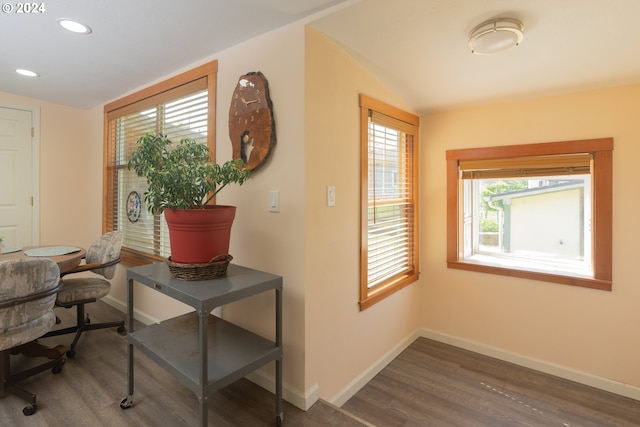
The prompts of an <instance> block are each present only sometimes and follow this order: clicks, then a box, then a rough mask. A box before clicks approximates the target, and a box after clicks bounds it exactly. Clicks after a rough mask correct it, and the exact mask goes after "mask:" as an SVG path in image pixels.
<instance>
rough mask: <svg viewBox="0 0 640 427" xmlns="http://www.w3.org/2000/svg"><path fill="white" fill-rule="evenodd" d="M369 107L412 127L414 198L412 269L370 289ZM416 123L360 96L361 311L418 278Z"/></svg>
mask: <svg viewBox="0 0 640 427" xmlns="http://www.w3.org/2000/svg"><path fill="white" fill-rule="evenodd" d="M369 110H372V111H376V112H378V113H382V114H384V115H386V116H389V117H392V118H394V119H397V120H400V121H403V122H406V123H408V124H411V125H413V126H415V135H413V144H412V147H413V151H412V153H411V155H412V159H411V169H412V170H411V179H412V200H413V242H411V244H410V245H411V246H412V250H413V269H412V270H411V271H409V272H406V273H404V274H400V275H396V276H394V277H392V278H391V279H388V280H386V281H384V282H382V283H380V284H378V285H376V286H375V287H373V288H371V289H370V288H369V287H368V237H367V236H368V208H369V197H368V179H369V178H368V161H369V160H368V141H369V125H368V121H369ZM419 125H420V118H419V117H418V116H415V115H413V114H411V113H408V112H406V111H403V110H401V109H399V108H396V107H393V106H391V105H389V104H386V103H384V102H381V101H378V100H376V99H373V98H371V97H369V96H366V95H362V94H361V95H360V126H361V127H360V146H361V165H360V172H361V176H360V183H361V189H360V199H361V205H360V239H361V242H360V299H359V305H360V310H361V311H362V310H365V309H367V308H369V307H371V306H372V305H374V304H376V303H377V302H380V301H382V300H383V299H384V298H386V297H388V296H390V295H392V294H393V293H395V292H397V291H399V290H401V289H403V288H404V287H406V286H408V285H410V284H411V283H413V282H416V281H417V280H418V279H419V277H420V268H419V260H420V251H419V240H420V233H419V230H420V227H419V217H420V215H419V197H418V195H419V191H418V182H419V154H418V147H419V130H420V128H419Z"/></svg>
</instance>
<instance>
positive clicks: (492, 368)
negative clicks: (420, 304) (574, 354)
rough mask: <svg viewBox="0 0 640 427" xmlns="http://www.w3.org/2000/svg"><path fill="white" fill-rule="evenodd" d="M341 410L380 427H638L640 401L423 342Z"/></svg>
mask: <svg viewBox="0 0 640 427" xmlns="http://www.w3.org/2000/svg"><path fill="white" fill-rule="evenodd" d="M343 409H345V410H347V411H349V412H352V413H354V414H357V415H358V416H360V417H362V418H363V419H365V420H368V421H370V422H372V423H375V424H377V425H379V426H386V427H393V426H421V427H422V426H438V427H441V426H442V427H445V426H487V427H500V426H545V427H551V426H559V427H576V426H581V427H607V426H611V427H624V426H639V425H640V402H638V401H636V400H632V399H628V398H624V397H621V396H618V395H615V394H612V393H608V392H604V391H601V390H598V389H595V388H592V387H587V386H584V385H580V384H577V383H574V382H571V381H567V380H563V379H559V378H557V377H553V376H551V375H546V374H542V373H540V372H536V371H533V370H530V369H526V368H523V367H520V366H517V365H513V364H510V363H506V362H502V361H499V360H496V359H493V358H490V357H486V356H482V355H479V354H477V353H473V352H470V351H465V350H462V349H460V348H457V347H452V346H449V345H446V344H442V343H439V342H435V341H431V340H428V339H424V338H419V339H418V340H417V341H415V342H414V343H413V344H412V345H411V346H409V348H408V349H406V350H405V351H404V352H403V353H402V354H401V355H400V356H398V357H397V358H396V359H395V360H394V361H393V362H391V363H390V364H389V365H388V366H387V367H386V368H385V369H384V370H383V371H382V372H381V373H380V374H378V375H377V376H376V377H375V378H374V379H373V380H372V381H370V382H369V383H368V384H367V385H366V386H365V387H364V388H363V389H362V390H360V391H359V392H358V393H357V394H356V395H355V396H354V397H353V398H351V399H350V400H349V401H348V402H347V403H346V404H345V405H343Z"/></svg>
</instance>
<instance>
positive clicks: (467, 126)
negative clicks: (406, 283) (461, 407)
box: [421, 86, 640, 396]
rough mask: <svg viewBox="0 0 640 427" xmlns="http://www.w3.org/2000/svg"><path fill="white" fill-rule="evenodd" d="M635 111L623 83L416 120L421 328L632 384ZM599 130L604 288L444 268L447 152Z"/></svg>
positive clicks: (639, 319)
mask: <svg viewBox="0 0 640 427" xmlns="http://www.w3.org/2000/svg"><path fill="white" fill-rule="evenodd" d="M639 114H640V86H627V87H618V88H611V89H601V90H594V91H589V92H582V93H576V94H571V95H563V96H556V97H550V98H541V99H532V100H527V101H522V102H513V103H508V104H498V105H489V106H484V107H478V108H470V109H464V110H457V111H450V112H443V113H439V114H433V115H429V116H426V117H423V121H422V147H423V151H422V155H421V159H422V160H421V167H422V172H423V174H424V175H423V177H424V178H423V181H422V183H421V184H422V192H421V193H422V202H423V207H424V208H423V210H422V211H421V212H422V232H423V235H422V244H423V246H422V248H423V252H422V266H423V271H424V272H425V275H424V276H423V279H424V280H423V294H422V324H423V327H424V328H425V329H426V330H427V331H430V332H433V333H436V334H441V335H442V336H446V337H453V338H455V339H458V340H462V341H467V342H472V343H477V344H478V345H479V346H481V347H491V348H495V349H499V350H500V351H503V352H505V353H510V354H513V355H516V356H523V357H525V358H527V359H533V360H538V361H540V362H542V363H544V364H548V365H549V366H558V367H562V368H563V369H567V370H569V371H576V372H580V373H584V374H585V375H587V376H594V377H598V378H600V379H603V380H606V381H614V382H618V383H621V384H623V385H625V386H626V385H629V386H632V387H640V370H639V369H638V360H640V334H638V330H637V329H638V325H640V310H639V309H638V304H639V302H640V286H638V280H637V277H638V272H637V266H636V264H637V260H636V254H637V253H638V250H637V241H638V239H639V238H640V228H639V227H638V221H637V216H638V212H639V211H640V199H639V198H638V197H637V194H638V190H637V180H636V179H635V172H636V170H637V160H638V158H640V127H639V126H638V115H639ZM600 137H613V138H614V152H613V167H614V179H613V251H614V253H613V290H612V292H605V291H598V290H591V289H584V288H577V287H572V286H565V285H557V284H552V283H544V282H537V281H533V280H525V279H517V278H509V277H503V276H495V275H489V274H482V273H476V272H467V271H461V270H450V269H447V266H446V234H445V231H446V191H445V190H446V188H445V186H446V181H445V176H446V173H445V164H446V161H445V151H446V150H447V149H454V148H456V149H457V148H469V147H483V146H494V145H508V144H527V143H535V142H549V141H562V140H577V139H588V138H600ZM639 396H640V395H639Z"/></svg>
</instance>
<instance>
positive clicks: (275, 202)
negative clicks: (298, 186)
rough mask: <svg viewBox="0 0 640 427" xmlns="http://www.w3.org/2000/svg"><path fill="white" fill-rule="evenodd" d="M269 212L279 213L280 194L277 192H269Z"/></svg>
mask: <svg viewBox="0 0 640 427" xmlns="http://www.w3.org/2000/svg"><path fill="white" fill-rule="evenodd" d="M269 212H280V192H279V191H278V190H271V191H269Z"/></svg>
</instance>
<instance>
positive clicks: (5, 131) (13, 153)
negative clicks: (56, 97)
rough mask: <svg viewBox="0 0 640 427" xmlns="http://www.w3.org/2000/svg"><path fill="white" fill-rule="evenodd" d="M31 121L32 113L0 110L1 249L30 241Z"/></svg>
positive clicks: (9, 109)
mask: <svg viewBox="0 0 640 427" xmlns="http://www.w3.org/2000/svg"><path fill="white" fill-rule="evenodd" d="M32 120H33V118H32V111H27V110H20V109H14V108H5V107H0V236H3V238H4V241H3V244H4V246H5V247H16V246H28V245H31V244H33V242H34V236H33V221H34V202H33V198H34V196H35V195H34V194H33V188H34V185H33V180H34V174H33V170H32V165H33V155H34V150H33V137H32V130H31V129H32ZM36 237H37V236H36Z"/></svg>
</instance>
